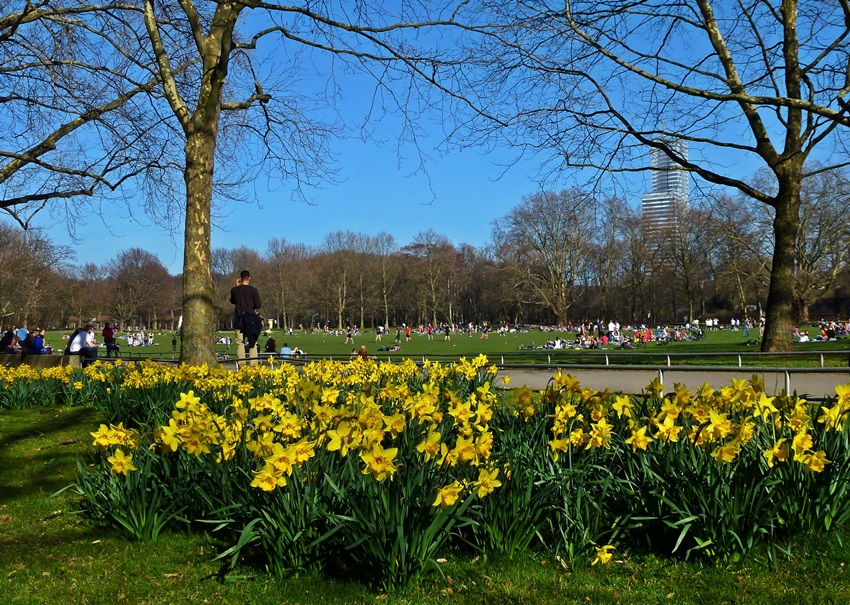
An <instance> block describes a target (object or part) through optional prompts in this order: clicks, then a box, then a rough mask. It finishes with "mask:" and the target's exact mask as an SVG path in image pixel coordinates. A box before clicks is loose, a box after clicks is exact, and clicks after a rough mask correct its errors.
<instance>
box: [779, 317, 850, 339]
mask: <svg viewBox="0 0 850 605" xmlns="http://www.w3.org/2000/svg"><path fill="white" fill-rule="evenodd" d="M792 334H793V336H794V340H795V341H796V342H818V341H820V342H825V341H830V340H838V339H839V338H841V337H843V336H850V320H848V321H847V322H846V323H842V322H840V321H830V322H825V321H821V322H819V323H818V331H817V334H816V335H814V336H810V335H809V331H808V330H800V328H798V327H796V326H795V327H794V329H793V330H792Z"/></svg>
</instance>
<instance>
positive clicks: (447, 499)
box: [432, 481, 463, 509]
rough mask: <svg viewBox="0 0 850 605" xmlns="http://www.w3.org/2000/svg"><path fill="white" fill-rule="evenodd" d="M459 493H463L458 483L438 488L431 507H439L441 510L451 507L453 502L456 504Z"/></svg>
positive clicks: (461, 486)
mask: <svg viewBox="0 0 850 605" xmlns="http://www.w3.org/2000/svg"><path fill="white" fill-rule="evenodd" d="M461 491H463V485H461V484H460V483H459V482H458V481H455V482H454V483H452V484H451V485H447V486H446V487H442V488H440V490H439V491H438V492H437V499H436V500H434V504H433V505H432V506H439V507H440V508H442V509H446V508H448V507H449V506H452V505H453V504H454V503H455V502H457V500H458V498H460V493H461Z"/></svg>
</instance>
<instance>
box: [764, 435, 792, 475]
mask: <svg viewBox="0 0 850 605" xmlns="http://www.w3.org/2000/svg"><path fill="white" fill-rule="evenodd" d="M787 441H788V440H787V439H780V440H779V441H777V442H776V443H774V444H773V447H772V448H770V449H769V450H767V451H766V452H764V453H763V454H762V455H763V456H764V457H765V459H766V460H767V466H768V468H772V467H773V463H774V461H776V460H778V461H780V462H785V461H786V460H788V447H787V446H786V445H785V444H786V443H787Z"/></svg>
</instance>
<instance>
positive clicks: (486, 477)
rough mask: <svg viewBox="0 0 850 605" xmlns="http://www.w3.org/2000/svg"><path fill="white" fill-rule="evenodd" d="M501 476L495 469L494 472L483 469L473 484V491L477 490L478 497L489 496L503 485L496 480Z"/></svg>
mask: <svg viewBox="0 0 850 605" xmlns="http://www.w3.org/2000/svg"><path fill="white" fill-rule="evenodd" d="M498 474H499V469H493V470H492V471H488V470H487V469H483V468H482V469H481V471H480V472H479V473H478V479H477V480H476V481H475V483H473V489H476V490H477V493H478V497H479V498H483V497H484V496H486V495H488V494H489V493H490V492H492V491H493V490H494V489H496V488H497V487H500V486H501V485H502V482H501V481H499V480H498V479H496V477H497V476H498Z"/></svg>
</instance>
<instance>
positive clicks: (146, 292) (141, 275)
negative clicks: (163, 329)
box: [107, 248, 170, 326]
mask: <svg viewBox="0 0 850 605" xmlns="http://www.w3.org/2000/svg"><path fill="white" fill-rule="evenodd" d="M107 271H108V274H109V282H110V286H111V288H112V301H113V306H112V312H111V317H112V319H114V320H116V321H118V322H120V323H122V324H125V323H128V322H129V323H140V324H142V325H149V326H150V325H153V322H154V321H155V320H156V317H157V311H158V310H161V309H163V308H165V307H167V305H168V303H169V302H170V301H168V300H167V299H164V297H163V295H164V294H167V292H168V283H169V281H170V278H169V275H168V270H167V269H166V268H165V266H164V265H163V264H162V262H161V261H160V260H159V259H158V258H157V257H156V256H154V255H153V254H151V253H150V252H147V251H146V250H142V249H140V248H131V249H129V250H124V251H122V252H120V253H119V254H118V256H116V257H115V258H114V259H113V260H112V261H110V262H109V263H108V264H107Z"/></svg>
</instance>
